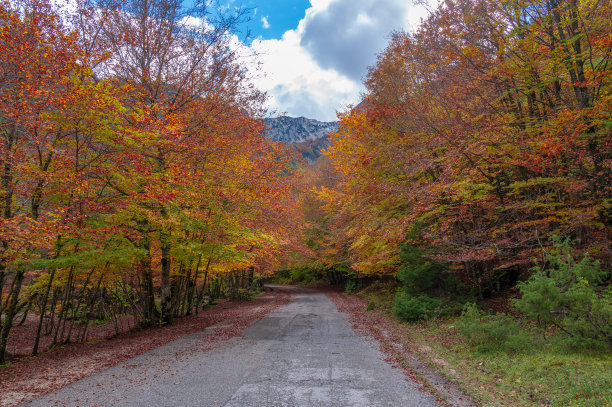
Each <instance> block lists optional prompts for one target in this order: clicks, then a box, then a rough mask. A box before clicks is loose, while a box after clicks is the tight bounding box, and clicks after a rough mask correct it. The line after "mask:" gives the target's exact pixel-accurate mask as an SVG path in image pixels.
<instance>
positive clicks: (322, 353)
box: [26, 292, 438, 407]
mask: <svg viewBox="0 0 612 407" xmlns="http://www.w3.org/2000/svg"><path fill="white" fill-rule="evenodd" d="M204 334H205V333H199V334H195V335H189V336H187V337H184V338H181V339H179V340H177V341H174V342H172V343H169V344H167V345H165V346H162V347H160V348H158V349H155V350H153V351H150V352H147V353H145V354H143V355H141V356H139V357H136V358H134V359H131V360H129V361H127V362H124V363H122V364H120V365H117V366H115V367H112V368H110V369H107V370H105V371H103V372H100V373H98V374H95V375H93V376H91V377H88V378H85V379H83V380H80V381H78V382H76V383H73V384H71V385H69V386H66V387H64V388H63V389H60V390H58V391H56V392H53V393H50V394H48V395H46V396H44V397H42V398H39V399H36V400H34V401H32V402H30V403H28V404H26V405H29V406H49V405H61V406H96V405H100V406H147V407H148V406H226V407H237V406H342V407H348V406H368V407H371V406H400V407H408V406H415V407H417V406H419V407H429V406H438V404H437V403H436V402H435V400H434V398H433V397H432V396H431V395H429V394H427V393H423V392H421V391H419V390H418V386H417V385H416V384H414V383H411V382H409V381H407V380H406V376H405V375H404V374H403V372H402V371H401V370H400V369H394V368H392V367H391V366H390V365H389V364H387V363H386V362H384V361H383V358H384V356H383V354H382V353H381V352H380V351H379V350H378V346H379V345H378V344H377V343H375V342H370V341H366V340H364V339H363V338H362V337H360V336H359V335H357V334H356V333H355V332H354V331H353V330H352V328H351V326H350V324H349V322H348V321H347V318H346V315H344V314H342V313H340V312H338V311H337V309H336V308H335V307H334V305H333V304H332V303H331V302H330V301H329V299H328V298H327V297H326V296H325V295H323V294H321V293H316V292H303V293H300V294H298V295H296V296H295V297H294V300H293V301H292V303H290V304H289V305H287V306H284V307H282V308H280V309H279V310H277V311H276V312H273V313H271V314H269V315H268V316H266V317H265V318H264V319H262V320H261V321H259V322H258V323H256V324H254V325H253V326H251V327H250V328H249V329H247V330H246V331H244V335H243V337H241V338H234V339H231V340H230V341H228V342H227V343H226V344H225V345H223V346H222V347H220V348H216V349H214V350H213V351H208V352H206V351H204V350H203V349H201V342H200V341H199V338H201V337H202V335H204Z"/></svg>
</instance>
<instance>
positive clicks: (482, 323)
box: [455, 304, 532, 352]
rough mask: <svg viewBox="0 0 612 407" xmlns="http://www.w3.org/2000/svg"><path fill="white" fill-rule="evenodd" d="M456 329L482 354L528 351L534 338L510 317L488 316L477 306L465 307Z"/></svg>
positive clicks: (502, 315)
mask: <svg viewBox="0 0 612 407" xmlns="http://www.w3.org/2000/svg"><path fill="white" fill-rule="evenodd" d="M455 327H456V328H457V329H458V330H459V332H460V333H461V334H462V335H463V336H465V338H466V339H467V342H468V343H469V344H470V345H472V346H474V347H475V348H477V349H478V350H480V351H482V352H490V351H494V350H506V351H511V352H516V351H521V350H524V349H527V348H528V346H529V344H530V342H531V341H532V338H531V337H530V336H529V334H528V333H527V332H525V331H523V330H522V329H521V327H520V325H519V324H518V323H517V322H516V321H515V320H514V318H512V317H511V316H509V315H506V314H503V313H502V314H493V315H486V314H484V313H483V312H482V311H480V310H479V309H478V306H477V305H476V304H468V305H467V306H465V308H464V311H463V313H462V314H461V317H460V318H457V320H456V321H455Z"/></svg>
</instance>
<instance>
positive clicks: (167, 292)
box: [160, 231, 172, 325]
mask: <svg viewBox="0 0 612 407" xmlns="http://www.w3.org/2000/svg"><path fill="white" fill-rule="evenodd" d="M160 241H161V323H162V324H164V325H170V324H172V287H171V285H170V237H169V236H168V232H167V231H163V232H162V234H161V238H160Z"/></svg>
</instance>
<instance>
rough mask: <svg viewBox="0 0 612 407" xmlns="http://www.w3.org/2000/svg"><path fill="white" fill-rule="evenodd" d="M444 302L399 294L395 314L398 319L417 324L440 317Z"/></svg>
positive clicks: (394, 305)
mask: <svg viewBox="0 0 612 407" xmlns="http://www.w3.org/2000/svg"><path fill="white" fill-rule="evenodd" d="M443 302H444V301H443V300H442V299H440V298H432V297H428V296H426V295H420V296H418V297H412V296H410V295H408V294H406V293H405V292H402V291H400V292H398V293H397V294H396V296H395V301H394V303H393V313H394V314H395V315H397V316H398V317H400V318H402V319H404V320H406V321H409V322H416V321H421V320H428V319H431V318H434V317H437V316H440V314H441V311H442V304H443Z"/></svg>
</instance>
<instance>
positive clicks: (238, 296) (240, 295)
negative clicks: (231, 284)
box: [230, 288, 255, 301]
mask: <svg viewBox="0 0 612 407" xmlns="http://www.w3.org/2000/svg"><path fill="white" fill-rule="evenodd" d="M253 298H255V293H254V292H253V291H251V290H247V289H245V288H239V289H238V290H236V291H235V292H233V293H231V295H230V299H232V300H238V301H252V300H253Z"/></svg>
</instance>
